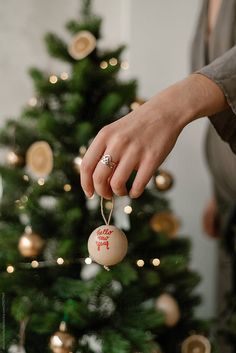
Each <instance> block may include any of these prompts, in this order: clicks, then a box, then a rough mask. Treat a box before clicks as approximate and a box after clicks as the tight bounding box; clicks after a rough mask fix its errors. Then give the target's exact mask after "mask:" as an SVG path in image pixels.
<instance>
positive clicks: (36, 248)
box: [18, 226, 44, 257]
mask: <svg viewBox="0 0 236 353" xmlns="http://www.w3.org/2000/svg"><path fill="white" fill-rule="evenodd" d="M43 247H44V240H43V239H42V238H41V236H40V235H38V234H36V233H33V232H32V229H31V227H29V226H27V227H26V228H25V233H23V234H22V236H21V237H20V239H19V243H18V249H19V252H20V254H21V255H22V256H24V257H36V256H38V255H39V254H40V253H41V251H42V249H43Z"/></svg>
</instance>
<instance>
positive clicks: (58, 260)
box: [57, 257, 65, 265]
mask: <svg viewBox="0 0 236 353" xmlns="http://www.w3.org/2000/svg"><path fill="white" fill-rule="evenodd" d="M64 262H65V261H64V259H63V258H62V257H58V259H57V263H58V265H63V264H64Z"/></svg>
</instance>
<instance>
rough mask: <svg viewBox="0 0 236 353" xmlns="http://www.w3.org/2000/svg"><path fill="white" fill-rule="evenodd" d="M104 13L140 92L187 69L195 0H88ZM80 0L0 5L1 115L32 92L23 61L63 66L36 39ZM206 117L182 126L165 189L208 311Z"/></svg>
mask: <svg viewBox="0 0 236 353" xmlns="http://www.w3.org/2000/svg"><path fill="white" fill-rule="evenodd" d="M94 3H95V8H96V10H97V12H99V13H100V14H102V15H103V16H104V30H103V34H104V38H103V40H102V43H101V44H102V45H109V46H115V45H116V44H118V43H119V42H120V41H127V42H128V44H129V48H130V49H129V51H128V52H127V53H126V56H127V57H128V58H129V60H130V70H129V72H127V73H126V75H128V76H131V77H137V78H138V80H139V86H140V95H141V96H142V97H145V98H148V97H150V96H152V95H153V94H154V93H156V92H157V91H159V90H161V89H162V88H164V87H166V86H167V85H168V84H170V83H173V82H174V81H176V80H178V79H180V78H182V77H184V76H185V75H186V74H187V73H188V70H189V65H188V57H189V43H190V40H191V37H192V33H193V29H194V25H195V20H196V16H197V13H198V10H199V5H200V1H199V0H191V1H189V0H178V1H173V0H146V1H145V0H119V1H117V0H94ZM78 4H79V1H78V0H70V1H66V0H50V1H48V0H40V1H38V0H20V1H19V0H8V1H2V2H1V11H0V43H1V56H0V77H1V88H0V92H1V94H0V119H2V120H3V119H4V118H6V117H7V116H12V115H15V116H17V114H18V113H19V111H20V107H21V106H22V105H23V104H24V103H25V102H26V101H27V100H28V99H29V98H30V97H31V95H32V87H31V83H30V81H29V79H28V78H27V76H26V71H27V69H28V67H29V66H32V65H35V66H41V67H43V68H46V69H48V70H49V71H53V72H60V71H58V70H61V69H62V67H61V66H60V65H58V63H55V62H54V60H52V59H51V58H49V57H48V56H47V55H46V53H45V50H44V46H43V43H42V38H43V35H44V34H45V32H46V31H48V30H53V31H55V32H57V33H62V34H63V35H65V32H64V31H63V28H62V25H63V24H64V23H65V21H66V20H67V19H68V18H71V17H74V16H75V15H76V14H77V13H78ZM204 130H205V122H204V121H198V122H196V123H194V124H192V126H191V127H188V128H186V129H185V131H184V132H183V134H182V135H181V137H180V138H179V140H178V142H177V145H176V147H175V149H174V151H173V152H172V154H171V155H170V156H169V158H168V160H167V162H166V166H167V167H168V168H169V169H170V170H171V171H172V172H173V174H174V175H175V178H176V186H175V188H174V189H173V191H171V192H170V193H169V194H168V196H169V197H170V198H171V199H172V201H173V207H174V209H175V210H176V212H177V214H178V215H179V216H180V217H181V218H182V220H183V232H184V233H186V234H190V236H191V237H192V239H193V254H192V258H193V261H192V264H193V267H194V268H196V269H197V270H198V271H200V273H201V274H202V276H203V282H202V284H201V287H200V290H201V292H202V293H203V297H204V303H203V305H202V306H201V309H200V312H201V313H203V314H204V315H205V316H209V315H211V314H212V313H213V312H214V305H215V302H214V293H215V281H214V278H215V262H216V258H215V252H216V248H215V244H214V243H213V242H212V241H209V240H208V239H207V238H206V237H204V235H203V234H202V229H201V220H200V218H201V212H202V208H203V206H204V204H205V202H206V200H207V198H208V197H209V195H210V183H209V179H208V174H207V170H206V166H205V163H204V158H203V139H204Z"/></svg>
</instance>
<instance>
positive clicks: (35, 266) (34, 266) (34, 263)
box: [31, 260, 39, 268]
mask: <svg viewBox="0 0 236 353" xmlns="http://www.w3.org/2000/svg"><path fill="white" fill-rule="evenodd" d="M31 266H32V267H33V268H37V267H39V263H38V261H36V260H33V261H32V262H31Z"/></svg>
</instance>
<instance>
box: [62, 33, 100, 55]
mask: <svg viewBox="0 0 236 353" xmlns="http://www.w3.org/2000/svg"><path fill="white" fill-rule="evenodd" d="M95 47H96V38H95V37H94V35H93V34H92V33H91V32H89V31H80V32H79V33H77V34H76V35H75V36H74V37H73V38H72V41H71V43H70V45H69V48H68V52H69V54H70V56H72V58H73V59H75V60H81V59H83V58H85V57H86V56H88V55H89V54H90V53H91V52H92V51H93V50H94V49H95Z"/></svg>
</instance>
